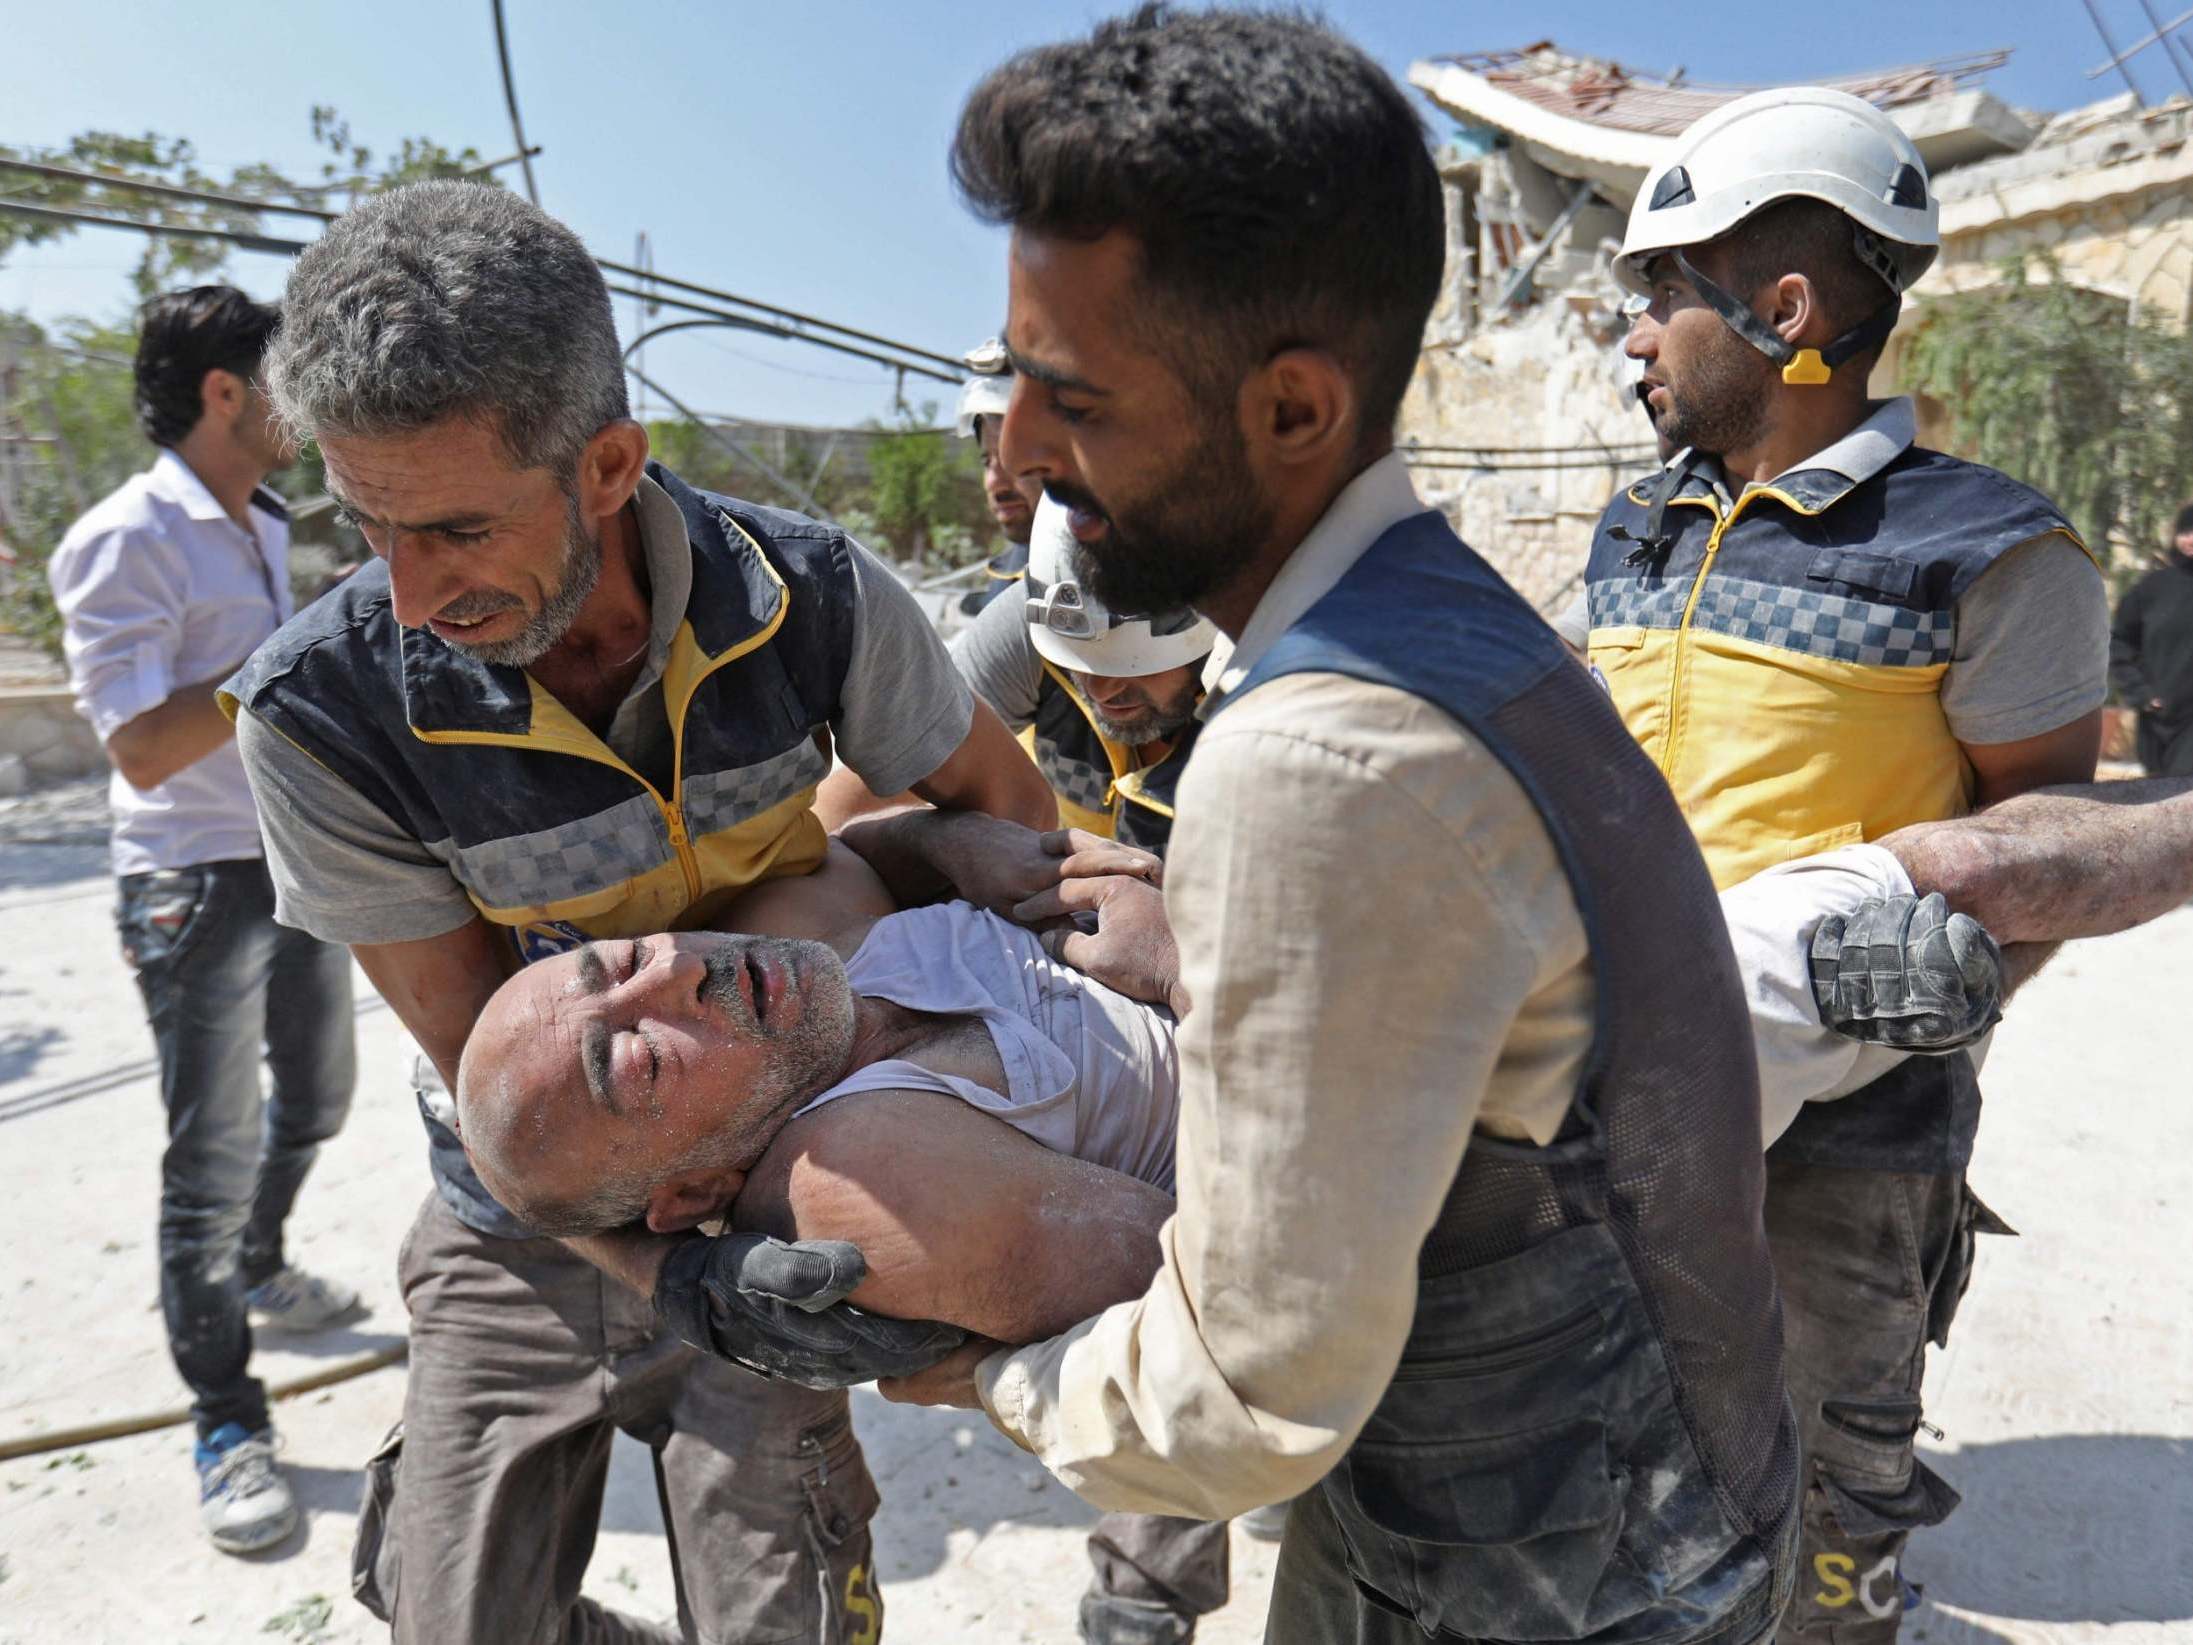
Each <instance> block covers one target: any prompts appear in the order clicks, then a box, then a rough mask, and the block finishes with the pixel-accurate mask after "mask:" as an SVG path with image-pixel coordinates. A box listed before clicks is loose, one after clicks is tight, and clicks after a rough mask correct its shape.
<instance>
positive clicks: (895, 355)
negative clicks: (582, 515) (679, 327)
mask: <svg viewBox="0 0 2193 1645" xmlns="http://www.w3.org/2000/svg"><path fill="white" fill-rule="evenodd" d="M8 169H13V170H20V171H27V172H30V173H32V174H34V175H37V176H41V177H47V178H52V179H56V180H60V181H67V182H79V183H95V184H99V185H101V186H104V187H107V188H113V189H121V190H125V191H132V192H141V193H145V194H151V195H158V196H160V197H162V198H166V199H175V200H194V201H202V202H204V203H206V204H209V205H217V206H226V207H229V208H230V209H234V210H246V211H271V212H276V213H280V214H285V215H289V216H298V217H310V218H314V219H316V220H318V221H320V222H333V221H334V220H335V218H336V217H337V216H338V215H339V213H336V212H331V211H323V210H320V209H319V208H317V207H313V206H299V205H292V204H287V203H285V202H282V201H278V200H252V199H247V198H245V197H243V196H241V195H235V194H221V193H217V192H215V191H214V190H211V189H201V188H188V187H185V186H183V185H182V184H179V183H152V182H145V181H141V180H139V179H137V178H131V177H109V176H107V175H106V174H105V173H103V172H96V171H82V170H79V169H77V168H75V167H72V166H57V165H54V164H52V163H51V162H46V161H32V160H16V159H12V158H8V157H4V156H0V170H8ZM0 203H4V204H5V205H6V206H7V208H8V209H11V210H21V211H23V212H25V213H26V214H36V213H40V212H59V211H62V210H63V209H64V208H61V207H57V206H36V205H33V204H32V203H31V202H29V201H20V202H16V201H8V202H0ZM55 220H56V221H66V220H69V219H66V218H57V219H55ZM75 220H76V221H80V222H86V223H96V224H102V225H104V226H107V227H110V228H139V229H143V230H144V231H145V232H148V233H159V232H177V233H180V232H183V230H182V229H181V227H180V225H165V227H164V228H163V227H156V226H154V225H153V224H150V223H148V222H146V221H144V220H142V219H136V218H121V217H109V216H95V215H91V214H85V215H84V216H82V217H80V218H77V219H75ZM239 233H240V231H236V230H228V231H221V232H214V231H211V230H208V231H206V232H205V234H204V235H203V236H202V237H204V238H208V239H232V240H234V241H235V243H237V244H239V245H243V244H248V243H249V242H247V241H245V240H243V239H241V238H238V237H237V236H238V235H239ZM258 238H259V239H260V240H262V241H263V242H264V243H262V244H256V245H252V247H251V249H253V250H274V251H290V252H296V251H302V250H303V249H304V247H305V246H306V244H307V243H308V242H306V241H302V240H278V239H275V238H273V237H271V236H261V237H258ZM594 262H595V264H596V266H597V267H599V268H601V269H602V270H603V271H605V272H606V273H610V274H617V275H624V276H628V277H633V278H637V279H640V280H643V281H645V282H646V284H647V286H648V288H649V289H648V290H646V291H644V292H635V291H634V290H633V289H632V288H631V287H629V286H614V285H613V286H611V287H610V288H609V289H610V290H611V291H614V292H617V293H619V294H620V295H624V296H639V297H644V298H645V299H646V300H647V301H649V302H652V303H659V304H661V305H663V306H665V307H669V308H680V309H684V310H686V311H687V312H689V313H694V314H706V315H710V316H713V317H716V318H724V317H725V313H724V310H723V309H722V308H720V307H715V306H708V307H703V306H701V305H699V304H697V303H693V302H689V301H686V300H683V299H680V298H676V297H671V296H667V295H665V294H663V293H662V292H661V291H659V290H657V289H655V288H657V287H662V286H670V287H674V288H675V289H677V290H680V291H687V292H691V293H693V294H695V295H696V296H700V297H707V298H710V299H712V300H713V303H716V304H729V305H731V306H732V307H734V308H744V309H750V310H752V311H753V312H754V313H757V314H762V315H766V316H768V317H769V318H770V319H772V320H775V321H777V322H778V323H779V324H778V327H777V328H776V329H770V328H767V327H763V326H758V325H757V326H752V327H750V328H749V329H752V330H756V331H764V332H766V334H767V335H771V336H778V337H788V338H792V339H794V340H796V341H800V342H807V343H813V344H815V345H816V346H818V347H821V348H828V349H832V350H834V351H835V352H837V353H840V354H850V355H853V356H854V357H856V358H858V359H863V360H872V361H875V362H876V363H877V364H879V365H882V366H886V367H888V368H890V369H892V370H898V371H911V372H916V373H918V374H919V375H921V376H924V377H928V378H931V379H933V380H935V381H937V382H942V383H952V384H955V385H956V384H957V383H958V382H959V380H960V378H961V376H962V375H963V371H964V368H963V367H962V366H961V364H960V362H959V361H957V360H955V359H954V358H952V357H951V356H950V355H946V354H939V353H937V352H936V351H935V350H933V349H926V348H920V347H917V346H916V345H914V344H912V343H902V342H899V341H898V340H897V339H895V338H891V337H885V336H882V335H880V334H879V333H876V332H872V331H862V330H860V329H859V328H857V327H854V326H848V325H841V324H839V323H838V322H837V321H835V320H825V319H822V318H821V317H820V316H818V315H813V314H803V313H801V312H800V311H799V310H797V309H789V308H784V307H782V306H781V305H779V304H776V303H765V302H762V301H761V300H760V299H759V298H754V297H743V296H741V295H739V294H738V293H737V292H732V291H725V290H723V289H721V288H720V287H716V286H705V285H701V284H700V283H699V282H697V281H693V280H680V279H676V278H674V277H673V276H670V275H667V274H660V273H657V272H656V271H655V270H654V269H652V268H639V267H635V266H634V265H632V264H630V263H619V262H614V261H612V260H610V259H609V258H606V257H597V258H595V259H594ZM801 327H813V328H815V329H817V330H821V331H827V332H830V333H832V334H833V336H831V337H818V336H815V335H813V334H812V333H811V332H809V331H803V330H801V329H798V328H801ZM838 337H844V338H850V339H852V340H853V341H854V342H858V343H872V344H874V345H876V347H878V348H883V349H889V350H890V351H891V354H890V355H888V356H886V355H881V354H876V353H874V352H871V351H870V350H868V349H863V348H854V347H850V346H848V345H846V344H844V343H840V342H837V341H836V340H835V338H838ZM901 356H903V358H901ZM921 362H928V363H926V364H924V363H921ZM937 367H943V368H944V369H943V370H939V369H936V368H937Z"/></svg>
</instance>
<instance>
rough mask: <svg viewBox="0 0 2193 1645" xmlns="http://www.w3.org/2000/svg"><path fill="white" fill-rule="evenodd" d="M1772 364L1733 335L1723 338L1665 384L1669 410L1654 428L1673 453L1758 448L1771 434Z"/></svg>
mask: <svg viewBox="0 0 2193 1645" xmlns="http://www.w3.org/2000/svg"><path fill="white" fill-rule="evenodd" d="M1773 372H1774V366H1773V363H1772V362H1771V361H1769V360H1768V359H1767V358H1766V356H1765V355H1763V354H1761V353H1760V352H1759V351H1758V350H1757V349H1755V348H1753V347H1752V346H1751V345H1750V344H1749V343H1747V342H1745V341H1744V340H1743V339H1742V338H1741V337H1739V336H1737V335H1736V333H1735V332H1733V331H1730V330H1728V329H1727V328H1726V327H1723V328H1722V330H1721V333H1720V337H1719V340H1718V341H1716V342H1714V343H1713V344H1711V345H1709V346H1708V347H1707V348H1706V350H1705V351H1704V352H1703V353H1701V354H1700V355H1699V356H1698V357H1697V358H1696V359H1695V360H1693V361H1692V362H1691V363H1690V364H1689V365H1688V366H1687V367H1686V368H1685V370H1684V373H1683V381H1682V382H1681V383H1680V384H1677V383H1674V382H1670V383H1669V384H1668V385H1667V392H1668V409H1667V410H1666V411H1665V412H1663V413H1662V414H1661V415H1660V416H1659V417H1657V418H1655V419H1654V420H1653V427H1654V428H1655V429H1656V430H1657V431H1658V433H1659V435H1660V438H1661V440H1662V441H1663V442H1664V443H1665V444H1666V445H1667V446H1668V448H1669V449H1670V450H1671V451H1680V450H1682V449H1683V448H1684V447H1685V446H1688V447H1690V448H1691V449H1693V450H1695V451H1702V452H1706V453H1708V454H1710V455H1712V456H1715V457H1719V456H1723V455H1725V454H1727V453H1728V452H1731V451H1742V450H1744V449H1745V448H1747V447H1749V446H1752V445H1756V444H1757V443H1758V442H1759V440H1760V439H1762V438H1763V437H1764V436H1765V434H1766V432H1767V408H1768V406H1769V405H1770V404H1771V403H1772V402H1773V397H1774V377H1773Z"/></svg>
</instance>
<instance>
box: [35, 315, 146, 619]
mask: <svg viewBox="0 0 2193 1645" xmlns="http://www.w3.org/2000/svg"><path fill="white" fill-rule="evenodd" d="M136 347H137V343H136V339H135V337H134V336H132V335H131V333H130V332H128V331H126V330H123V329H120V328H118V327H113V326H100V325H94V324H93V323H91V322H90V321H88V320H78V321H71V322H69V323H68V324H67V325H65V326H64V327H63V328H62V331H61V335H60V336H59V337H58V338H49V337H47V336H46V335H45V334H44V333H43V332H41V331H39V329H38V328H37V327H35V326H32V325H29V324H28V323H27V322H22V321H10V320H9V319H8V318H7V317H6V316H0V433H6V434H11V435H15V438H16V439H17V440H19V441H22V442H23V443H16V444H10V445H8V446H0V461H7V460H8V459H9V457H10V456H11V455H12V456H16V457H21V456H23V455H24V454H26V453H27V454H28V457H29V460H28V461H25V462H21V463H20V465H19V466H18V467H17V469H16V471H15V472H16V476H17V478H16V483H15V484H14V486H13V487H12V488H10V487H0V541H5V542H6V543H7V544H8V546H9V548H10V549H11V550H12V551H13V553H14V555H15V563H14V564H13V565H11V566H8V567H7V568H6V575H5V576H4V577H0V628H4V629H6V630H8V631H9V632H11V633H14V634H17V635H20V636H21V637H22V638H24V639H26V640H29V641H31V642H32V643H33V644H35V645H37V646H38V647H39V648H40V649H42V650H44V651H46V652H48V653H49V654H51V655H52V656H54V657H59V656H60V655H61V615H60V613H59V612H58V611H56V610H55V609H54V605H53V594H52V591H51V590H50V589H48V588H47V586H46V560H47V557H48V556H49V555H51V554H52V552H53V550H54V549H55V548H56V547H58V546H59V544H60V541H61V537H62V535H63V533H65V532H66V531H67V530H68V528H69V524H70V522H71V521H73V520H74V519H75V518H76V517H77V516H78V515H79V514H81V513H83V511H84V510H85V509H87V508H89V507H90V506H91V505H92V504H93V503H95V502H97V501H98V500H99V499H100V498H101V497H104V496H105V495H106V494H107V493H108V492H110V491H112V490H113V489H114V488H115V487H116V486H118V485H120V484H121V483H122V482H123V481H124V480H125V479H127V478H128V477H129V476H130V475H131V474H132V473H134V472H136V471H137V470H138V469H140V468H142V467H144V466H145V463H146V461H147V460H148V459H149V457H150V455H151V449H152V448H151V447H150V446H149V445H148V444H147V443H146V441H145V437H144V435H143V434H142V433H140V432H139V430H138V427H137V415H136V408H135V406H134V404H133V402H132V391H133V385H132V381H131V377H130V371H129V363H130V358H131V356H132V355H133V354H134V353H135V352H136ZM18 430H21V431H24V433H22V434H16V431H18ZM30 441H35V442H36V443H35V444H33V443H29V442H30ZM10 490H12V492H13V497H12V499H11V498H10V497H9V491H10ZM11 500H12V505H13V506H12V507H10V506H8V504H9V503H10V502H11Z"/></svg>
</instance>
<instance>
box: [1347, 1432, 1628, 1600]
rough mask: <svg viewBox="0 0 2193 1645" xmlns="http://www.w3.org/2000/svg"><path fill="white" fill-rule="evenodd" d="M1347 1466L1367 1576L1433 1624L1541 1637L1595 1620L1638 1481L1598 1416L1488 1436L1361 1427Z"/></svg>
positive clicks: (1372, 1586) (1377, 1589) (1360, 1576)
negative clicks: (1437, 1436)
mask: <svg viewBox="0 0 2193 1645" xmlns="http://www.w3.org/2000/svg"><path fill="white" fill-rule="evenodd" d="M1341 1468H1342V1470H1343V1474H1344V1480H1343V1481H1342V1483H1343V1484H1344V1488H1345V1491H1346V1496H1347V1502H1348V1505H1349V1506H1350V1507H1352V1509H1353V1510H1354V1512H1353V1513H1352V1514H1351V1515H1349V1516H1347V1517H1349V1518H1352V1519H1355V1520H1356V1521H1357V1530H1358V1533H1359V1534H1358V1535H1357V1536H1355V1537H1353V1538H1351V1539H1350V1540H1351V1541H1352V1542H1354V1543H1355V1544H1356V1547H1355V1550H1354V1551H1355V1553H1356V1554H1357V1555H1358V1556H1359V1558H1360V1562H1361V1565H1362V1568H1361V1569H1360V1570H1358V1571H1357V1572H1356V1575H1357V1577H1358V1579H1359V1580H1361V1581H1362V1582H1364V1583H1365V1584H1366V1585H1367V1586H1368V1587H1369V1588H1370V1589H1372V1590H1374V1591H1375V1592H1377V1593H1379V1594H1381V1595H1383V1596H1385V1598H1386V1599H1387V1600H1389V1601H1391V1602H1396V1603H1398V1604H1400V1605H1403V1606H1405V1607H1406V1608H1407V1609H1408V1611H1409V1612H1410V1613H1411V1614H1412V1615H1414V1617H1415V1618H1416V1620H1417V1622H1418V1623H1419V1624H1420V1625H1422V1626H1423V1627H1425V1628H1426V1629H1434V1630H1436V1629H1442V1628H1443V1629H1446V1630H1448V1631H1449V1632H1453V1633H1460V1634H1475V1635H1488V1636H1492V1637H1497V1638H1522V1639H1535V1638H1540V1637H1552V1638H1566V1637H1570V1636H1572V1635H1573V1634H1574V1633H1575V1631H1576V1630H1577V1629H1578V1628H1579V1627H1581V1626H1582V1624H1583V1622H1584V1620H1585V1610H1586V1608H1587V1607H1588V1605H1589V1604H1590V1601H1591V1598H1592V1596H1593V1595H1594V1594H1596V1593H1597V1592H1598V1591H1599V1589H1600V1587H1601V1583H1602V1580H1603V1578H1604V1574H1605V1572H1606V1569H1607V1566H1608V1564H1609V1562H1610V1561H1611V1560H1612V1559H1613V1558H1614V1557H1615V1548H1616V1544H1617V1542H1618V1541H1619V1539H1620V1535H1621V1529H1622V1505H1623V1500H1624V1497H1625V1495H1626V1494H1627V1490H1628V1479H1627V1476H1626V1474H1624V1473H1623V1472H1621V1471H1619V1470H1616V1469H1614V1468H1612V1467H1610V1466H1609V1463H1608V1459H1607V1433H1606V1426H1605V1424H1604V1423H1603V1422H1602V1421H1601V1420H1600V1419H1599V1418H1598V1417H1596V1416H1584V1417H1578V1418H1576V1419H1574V1420H1572V1421H1568V1422H1561V1423H1556V1424H1553V1425H1550V1426H1547V1427H1543V1428H1533V1429H1526V1430H1522V1431H1519V1432H1515V1433H1509V1434H1499V1435H1493V1436H1489V1437H1485V1438H1473V1439H1456V1440H1435V1441H1428V1442H1425V1443H1423V1444H1415V1445H1404V1444H1397V1443H1373V1442H1362V1441H1359V1442H1358V1443H1357V1444H1356V1446H1355V1448H1354V1449H1353V1450H1351V1451H1350V1452H1349V1453H1348V1455H1347V1457H1346V1458H1345V1459H1344V1461H1343V1462H1342V1464H1341ZM1366 1529H1367V1530H1369V1531H1371V1532H1374V1533H1375V1536H1364V1535H1362V1534H1360V1533H1361V1532H1362V1531H1364V1530H1366Z"/></svg>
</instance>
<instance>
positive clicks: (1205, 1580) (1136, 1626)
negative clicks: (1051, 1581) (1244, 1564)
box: [1081, 1514, 1232, 1645]
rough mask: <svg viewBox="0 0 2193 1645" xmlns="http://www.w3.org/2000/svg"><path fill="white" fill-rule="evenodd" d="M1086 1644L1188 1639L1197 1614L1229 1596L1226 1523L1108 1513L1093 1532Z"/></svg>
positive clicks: (1172, 1644)
mask: <svg viewBox="0 0 2193 1645" xmlns="http://www.w3.org/2000/svg"><path fill="white" fill-rule="evenodd" d="M1089 1564H1090V1566H1091V1572H1090V1576H1089V1587H1088V1590H1087V1591H1086V1592H1085V1593H1083V1594H1082V1596H1081V1638H1082V1640H1083V1642H1084V1645H1186V1642H1187V1641H1189V1640H1191V1639H1193V1638H1195V1625H1196V1618H1197V1617H1200V1616H1208V1615H1209V1614H1210V1613H1211V1612H1213V1611H1215V1610H1217V1609H1218V1608H1219V1607H1220V1606H1222V1605H1224V1604H1225V1603H1226V1593H1227V1587H1228V1584H1229V1582H1230V1580H1231V1574H1232V1573H1231V1560H1230V1555H1229V1550H1228V1548H1227V1544H1226V1522H1225V1521H1224V1520H1219V1521H1217V1522H1215V1523H1211V1522H1206V1521H1204V1520H1200V1519H1179V1518H1175V1517H1174V1516H1173V1515H1171V1514H1106V1515H1105V1516H1104V1517H1103V1518H1102V1519H1100V1520H1098V1521H1097V1523H1096V1529H1095V1530H1093V1531H1091V1532H1090V1533H1089Z"/></svg>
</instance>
